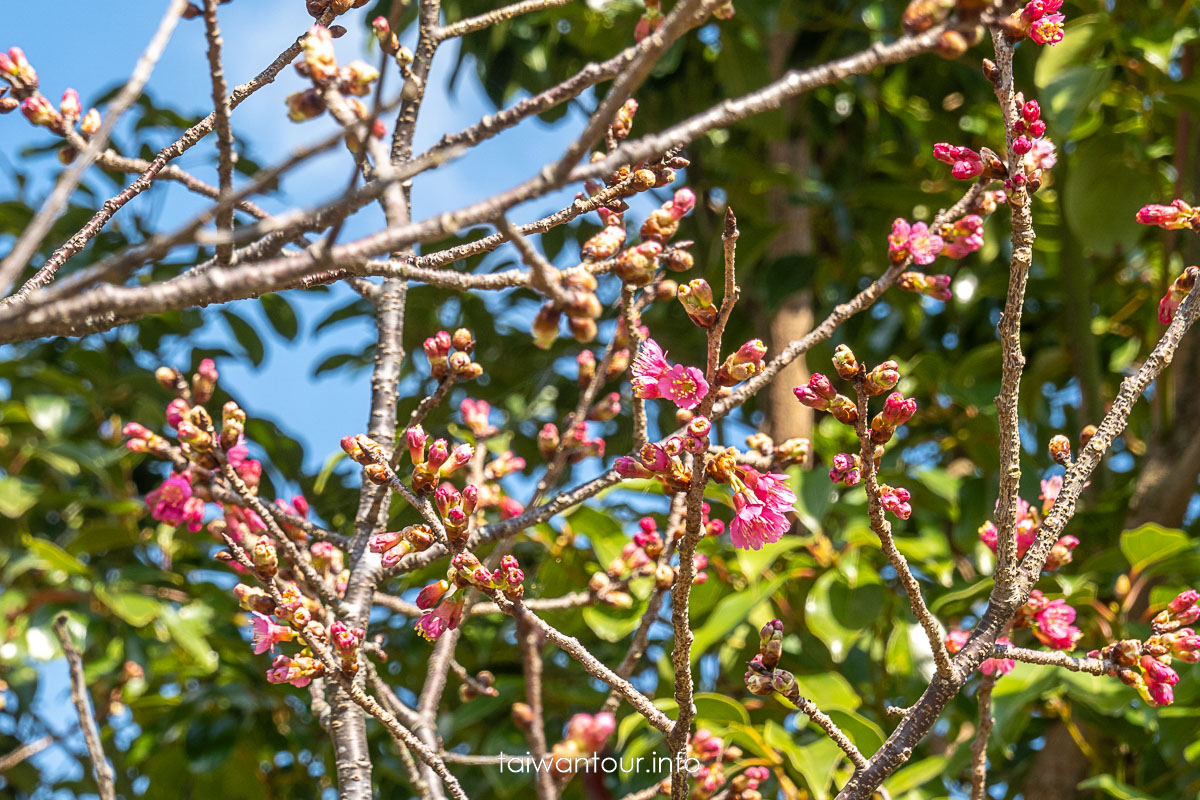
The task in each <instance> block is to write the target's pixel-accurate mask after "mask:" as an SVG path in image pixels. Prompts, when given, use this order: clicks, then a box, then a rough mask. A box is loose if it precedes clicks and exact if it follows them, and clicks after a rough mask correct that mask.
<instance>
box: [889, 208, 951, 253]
mask: <svg viewBox="0 0 1200 800" xmlns="http://www.w3.org/2000/svg"><path fill="white" fill-rule="evenodd" d="M944 246H945V242H943V241H942V237H940V236H938V235H937V234H936V233H933V232H932V231H931V230H929V226H928V225H926V224H925V223H924V222H917V223H915V224H913V225H909V224H908V221H907V220H904V219H897V220H896V221H895V222H893V223H892V234H891V236H889V237H888V252H889V253H890V254H891V259H892V262H893V263H896V264H899V263H901V262H902V261H904V260H905V259H907V258H909V257H910V256H911V257H912V260H913V261H914V262H916V263H917V264H932V263H933V260H934V259H935V258H937V257H938V253H940V252H942V248H943V247H944Z"/></svg>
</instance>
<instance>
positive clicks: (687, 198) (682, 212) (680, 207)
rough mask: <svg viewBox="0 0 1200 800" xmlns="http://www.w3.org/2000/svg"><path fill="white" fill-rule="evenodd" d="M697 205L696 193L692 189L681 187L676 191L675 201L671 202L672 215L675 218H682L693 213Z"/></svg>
mask: <svg viewBox="0 0 1200 800" xmlns="http://www.w3.org/2000/svg"><path fill="white" fill-rule="evenodd" d="M695 206H696V193H695V192H693V191H692V190H691V189H686V188H685V189H680V190H679V191H677V192H675V198H674V201H673V202H672V203H671V216H672V217H674V218H675V219H682V218H683V217H685V216H687V215H688V214H689V213H691V211H692V209H693V208H695Z"/></svg>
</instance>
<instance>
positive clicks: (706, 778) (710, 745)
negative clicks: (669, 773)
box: [659, 728, 771, 800]
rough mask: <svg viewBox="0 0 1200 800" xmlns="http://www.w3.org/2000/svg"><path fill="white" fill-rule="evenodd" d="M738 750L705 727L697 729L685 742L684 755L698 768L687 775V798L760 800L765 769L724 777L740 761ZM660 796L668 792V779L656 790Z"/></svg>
mask: <svg viewBox="0 0 1200 800" xmlns="http://www.w3.org/2000/svg"><path fill="white" fill-rule="evenodd" d="M742 755H743V754H742V750H741V748H739V747H737V746H736V745H733V744H729V743H727V742H726V741H725V740H724V739H722V738H721V737H719V736H717V735H716V734H715V733H713V732H712V731H710V730H709V729H708V728H697V729H696V733H695V734H694V735H693V736H692V739H691V741H690V742H688V751H687V756H688V758H689V759H692V760H694V761H696V762H697V763H699V765H700V767H699V769H697V770H696V771H695V772H694V773H693V774H692V776H691V778H692V787H691V796H692V797H696V798H697V799H698V800H710V798H714V797H717V796H720V797H723V798H727V799H728V800H762V793H761V792H760V791H758V789H759V787H760V786H762V784H763V783H765V782H766V780H767V779H768V778H770V777H771V771H770V770H769V769H767V768H766V767H761V766H755V767H748V768H747V769H746V770H745V771H744V772H741V773H739V774H738V775H735V776H733V777H732V778H730V777H728V775H727V774H726V768H727V766H728V765H731V764H732V763H733V762H736V761H738V760H739V759H741V758H742ZM659 791H660V793H661V794H664V795H666V794H669V793H670V781H669V779H668V780H666V781H664V782H663V784H662V785H661V787H660V790H659Z"/></svg>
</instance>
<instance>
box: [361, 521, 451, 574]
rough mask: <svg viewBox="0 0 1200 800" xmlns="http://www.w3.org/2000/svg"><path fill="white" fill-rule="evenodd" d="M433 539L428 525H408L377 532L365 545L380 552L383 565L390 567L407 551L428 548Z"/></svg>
mask: <svg viewBox="0 0 1200 800" xmlns="http://www.w3.org/2000/svg"><path fill="white" fill-rule="evenodd" d="M434 541H435V540H434V538H433V531H432V530H430V528H429V526H428V525H409V526H408V527H407V528H403V529H401V530H398V531H384V532H383V533H377V534H375V535H373V536H372V537H371V538H370V539H369V540H368V542H367V546H368V547H370V549H371V552H372V553H380V554H382V561H383V565H384V566H385V567H388V568H391V567H394V566H395V565H396V564H398V563H400V559H402V558H404V557H405V556H406V555H408V554H409V553H419V552H421V551H422V550H427V549H429V547H431V546H432V545H433V543H434Z"/></svg>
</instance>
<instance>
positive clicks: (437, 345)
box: [422, 328, 483, 381]
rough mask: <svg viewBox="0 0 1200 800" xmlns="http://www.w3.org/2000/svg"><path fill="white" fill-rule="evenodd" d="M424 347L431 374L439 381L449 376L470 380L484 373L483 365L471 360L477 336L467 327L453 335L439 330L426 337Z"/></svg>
mask: <svg viewBox="0 0 1200 800" xmlns="http://www.w3.org/2000/svg"><path fill="white" fill-rule="evenodd" d="M422 347H423V348H424V350H425V357H426V358H428V359H429V374H430V375H432V376H433V377H434V378H436V379H437V380H439V381H444V380H446V379H447V378H454V379H455V380H468V381H469V380H474V379H475V378H478V377H479V376H480V375H482V374H483V367H482V366H480V365H479V364H478V363H477V362H475V361H472V360H471V354H472V353H474V352H475V336H474V335H473V334H472V333H471V332H470V331H469V330H467V329H466V328H459V329H458V330H456V331H455V332H454V335H453V336H451V335H450V334H449V333H447V332H446V331H438V332H437V334H435V335H434V336H430V337H429V338H428V339H426V340H425V342H424V344H423V345H422Z"/></svg>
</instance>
